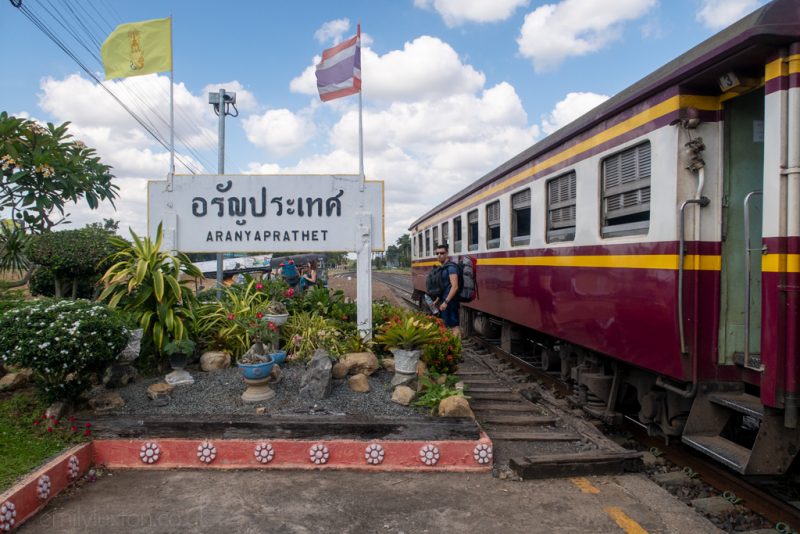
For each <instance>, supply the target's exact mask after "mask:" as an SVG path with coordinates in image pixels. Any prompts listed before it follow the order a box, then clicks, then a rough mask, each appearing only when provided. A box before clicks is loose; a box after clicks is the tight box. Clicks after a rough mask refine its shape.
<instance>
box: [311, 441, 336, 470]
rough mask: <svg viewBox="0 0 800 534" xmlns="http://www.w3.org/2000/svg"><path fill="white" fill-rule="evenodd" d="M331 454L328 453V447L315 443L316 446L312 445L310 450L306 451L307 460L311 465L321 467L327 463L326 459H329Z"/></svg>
mask: <svg viewBox="0 0 800 534" xmlns="http://www.w3.org/2000/svg"><path fill="white" fill-rule="evenodd" d="M330 456H331V454H330V451H328V447H326V446H325V445H323V444H322V443H317V444H316V445H312V446H311V448H310V449H308V459H309V461H310V462H311V463H312V464H316V465H322V464H326V463H328V459H329V458H330Z"/></svg>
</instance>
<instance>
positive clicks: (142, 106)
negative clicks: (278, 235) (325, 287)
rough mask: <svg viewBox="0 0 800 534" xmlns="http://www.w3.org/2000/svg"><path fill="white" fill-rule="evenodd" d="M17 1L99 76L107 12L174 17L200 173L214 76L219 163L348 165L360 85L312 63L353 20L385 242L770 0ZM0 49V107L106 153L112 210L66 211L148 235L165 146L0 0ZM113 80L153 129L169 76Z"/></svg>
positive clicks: (295, 167)
mask: <svg viewBox="0 0 800 534" xmlns="http://www.w3.org/2000/svg"><path fill="white" fill-rule="evenodd" d="M23 2H24V3H23V5H24V6H26V7H27V8H28V9H29V10H30V12H31V13H33V14H34V15H35V16H37V17H39V18H40V19H41V20H42V21H43V22H44V23H45V24H46V25H47V26H48V27H49V28H50V29H51V30H52V31H53V32H55V33H56V34H57V35H59V36H60V37H61V38H62V39H64V41H65V43H66V44H67V46H68V47H69V48H70V49H71V50H73V52H74V53H75V54H76V55H77V56H78V57H79V58H81V60H82V61H84V63H85V64H86V65H87V66H88V67H89V68H90V70H92V71H93V72H97V73H100V72H101V67H100V64H99V63H98V62H97V60H96V58H95V56H99V46H98V44H97V43H99V42H101V41H102V40H103V39H104V38H105V36H106V35H107V33H108V32H110V31H111V27H112V26H114V25H116V24H119V23H123V22H135V21H140V20H146V19H151V18H162V17H167V16H170V15H171V16H172V17H173V42H174V44H173V52H174V69H175V83H176V84H177V85H176V90H175V93H176V121H177V126H176V130H177V132H178V135H179V137H180V140H179V142H178V146H177V148H178V151H179V153H180V154H181V155H182V157H183V158H184V159H186V160H188V161H190V164H191V166H192V168H193V169H194V170H196V171H201V170H204V171H205V172H208V173H215V172H216V169H217V152H216V136H217V119H216V117H215V116H214V114H213V112H212V109H211V106H210V105H209V104H208V103H207V101H208V96H207V93H208V91H209V90H216V88H218V87H224V88H225V89H226V90H228V91H236V92H237V97H238V99H239V104H240V105H239V112H240V115H239V117H237V118H232V117H229V118H228V119H227V122H226V133H227V143H226V172H227V173H245V174H246V173H258V172H260V173H269V174H273V173H311V172H318V173H355V172H357V170H358V164H357V130H356V122H355V118H356V109H357V107H356V106H357V102H358V99H357V97H348V98H343V99H339V100H335V101H332V102H328V103H325V104H323V103H321V102H320V101H319V98H318V97H317V95H316V93H315V88H314V80H313V65H314V63H315V62H316V61H317V60H318V59H319V55H320V54H321V52H322V50H323V49H324V48H328V47H330V46H332V45H333V44H334V43H336V42H338V41H340V40H342V39H345V38H347V37H349V36H351V35H353V34H354V33H355V27H356V23H357V22H360V23H361V29H362V37H363V43H362V49H363V52H362V54H363V55H362V77H363V87H364V94H363V96H364V129H365V172H366V175H367V178H368V179H377V180H383V181H384V182H385V193H386V206H385V217H386V244H387V245H389V244H392V243H394V242H395V241H396V239H397V238H398V237H399V235H401V233H403V232H404V231H405V229H406V228H407V226H408V224H409V223H410V222H411V221H412V220H413V219H415V218H416V217H417V216H419V215H420V214H422V213H424V212H426V211H428V210H429V209H430V208H431V207H433V206H434V205H436V204H437V203H439V202H441V201H442V200H444V199H445V198H447V197H448V196H449V195H451V194H453V193H455V192H456V191H458V190H459V189H461V188H462V187H464V186H466V185H467V184H469V183H471V182H472V181H474V180H476V179H478V178H479V177H480V176H482V175H483V174H485V173H486V172H488V171H489V170H491V169H493V168H495V167H497V166H498V165H500V164H502V163H503V162H504V161H506V160H507V159H509V158H510V157H513V156H514V155H515V154H517V153H519V152H520V151H521V150H524V149H525V148H527V147H528V146H530V145H531V144H533V143H534V142H536V141H538V140H541V139H542V138H543V137H544V136H546V135H547V134H548V133H551V132H552V131H554V130H555V129H557V128H559V127H561V126H564V125H565V124H567V123H568V122H569V121H571V120H573V119H575V118H577V117H578V116H580V115H581V114H582V113H584V112H586V111H588V110H589V109H591V108H592V107H594V106H595V105H597V104H599V103H600V102H602V101H603V100H604V99H605V98H607V97H609V96H612V95H614V94H616V93H617V92H619V91H622V90H623V89H625V88H626V87H627V86H629V85H631V84H632V83H634V82H636V81H637V80H639V79H640V78H642V77H644V76H646V75H647V74H648V73H650V72H652V71H653V70H655V69H657V68H658V67H659V66H661V65H663V64H664V63H666V62H667V61H669V60H671V59H673V58H674V57H676V56H678V55H680V54H681V53H683V52H685V51H686V50H688V49H690V48H691V47H693V46H694V45H696V44H698V43H700V42H701V41H703V40H704V39H706V38H707V37H709V36H711V35H713V34H714V33H716V32H717V31H719V30H720V29H722V28H724V27H725V26H727V25H728V24H730V23H732V22H734V21H735V20H737V19H738V18H740V17H741V16H744V15H745V14H747V13H749V12H750V11H752V10H754V9H756V8H757V7H759V6H760V5H763V3H764V1H763V0H606V1H599V0H561V1H557V0H552V1H551V2H549V3H547V2H542V1H537V0H371V1H361V0H353V1H350V0H348V1H339V2H330V1H326V2H323V1H315V0H308V1H304V2H278V1H259V2H256V1H235V0H234V1H231V2H227V3H224V4H220V3H218V2H208V1H205V0H197V1H189V0H184V1H172V2H169V1H163V0H162V1H150V0H140V1H138V2H121V1H115V0H94V1H93V2H91V1H90V0H49V1H44V2H43V1H41V0H23ZM221 5H222V6H223V7H222V8H221V7H220V6H221ZM53 15H56V16H58V15H63V16H58V19H59V20H61V21H63V24H64V26H66V27H63V26H61V23H60V22H57V21H56V19H54V18H53ZM70 33H73V34H74V35H76V36H78V38H79V40H75V39H74V38H72V37H71V36H70ZM84 45H85V46H86V48H88V50H87V49H85V48H84ZM0 50H1V51H2V52H0V54H1V57H2V60H3V65H4V69H3V71H4V74H3V76H2V77H0V109H2V110H5V111H8V112H9V113H11V114H16V115H25V116H28V117H31V118H35V119H37V120H42V121H53V122H63V121H67V120H69V121H71V122H72V123H73V125H74V126H73V130H74V133H75V134H76V136H77V137H79V138H80V139H82V140H84V142H86V143H87V144H88V145H90V146H93V147H95V148H97V150H98V152H99V154H100V156H101V157H102V159H103V160H104V161H105V162H106V163H108V164H110V165H113V167H114V173H115V175H116V176H117V177H118V180H117V182H118V184H119V185H120V187H121V189H122V191H121V198H120V200H119V201H118V202H117V206H118V210H117V211H116V212H113V211H112V210H111V209H110V206H106V207H103V208H101V209H100V210H98V211H91V210H89V209H88V208H87V207H85V206H76V207H75V208H74V209H72V210H71V212H72V214H73V215H72V219H73V221H74V224H75V225H76V226H78V225H82V224H84V223H86V222H91V221H94V220H99V219H100V218H102V217H114V218H116V219H119V220H121V222H122V227H123V228H124V227H127V226H131V227H133V228H134V229H135V230H137V231H138V232H144V231H145V219H146V198H145V185H144V184H145V182H146V181H147V180H148V179H163V178H164V177H165V175H166V172H167V170H168V156H167V153H166V152H165V151H164V150H163V149H162V148H161V146H160V145H159V144H158V143H156V141H155V140H154V139H152V138H151V137H149V136H148V135H147V134H146V133H145V132H144V130H143V129H142V128H141V127H139V126H138V125H137V124H136V123H135V122H134V121H133V120H132V119H131V118H130V117H129V116H128V115H127V114H126V112H125V111H124V110H122V109H121V108H120V107H119V106H118V105H117V104H116V103H114V102H113V101H112V100H111V99H110V98H108V97H107V96H106V95H105V94H104V92H103V91H102V89H101V88H99V87H98V86H97V85H96V84H95V83H94V81H92V80H91V79H90V78H89V76H87V75H86V74H85V73H84V72H83V71H82V70H81V69H80V67H79V66H78V65H77V64H76V63H75V62H74V61H73V60H72V59H71V58H69V57H68V56H67V55H66V54H65V53H64V52H63V51H62V50H60V49H59V48H58V47H57V46H56V45H55V44H53V43H52V41H50V39H48V38H47V37H46V36H45V34H44V33H43V32H42V31H40V30H39V29H37V28H36V27H35V26H34V25H33V24H32V23H31V21H30V20H28V18H26V17H25V16H24V15H23V13H22V12H20V11H19V10H17V9H15V8H14V7H12V5H11V4H10V3H9V2H3V3H2V4H0ZM99 77H100V78H102V74H100V76H99ZM105 83H106V84H107V86H108V87H109V88H111V89H112V90H113V91H114V92H115V93H117V94H119V95H120V98H122V99H123V100H125V101H126V102H129V104H130V105H131V106H132V107H134V108H136V109H138V110H139V112H140V113H141V114H142V115H144V116H147V117H149V118H150V119H151V120H152V121H153V122H154V123H155V124H156V125H158V124H159V123H158V118H157V113H160V114H161V115H162V116H166V114H167V111H166V110H167V107H166V95H167V90H168V87H169V86H168V77H167V76H165V75H148V76H141V77H136V78H129V79H125V80H118V81H113V82H105ZM159 130H160V131H161V132H162V134H163V135H164V136H166V135H167V131H168V130H167V129H166V128H165V127H161V126H159ZM182 171H183V169H181V168H180V167H179V168H178V172H182Z"/></svg>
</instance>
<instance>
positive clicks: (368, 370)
mask: <svg viewBox="0 0 800 534" xmlns="http://www.w3.org/2000/svg"><path fill="white" fill-rule="evenodd" d="M341 363H343V364H344V365H346V366H347V373H348V374H351V375H355V374H359V373H361V374H362V375H365V376H369V375H371V374H372V373H374V372H375V371H377V370H378V368H379V367H380V364H379V362H378V358H377V357H376V356H375V355H374V354H372V353H371V352H351V353H350V354H346V355H345V357H344V358H343V359H342V360H341Z"/></svg>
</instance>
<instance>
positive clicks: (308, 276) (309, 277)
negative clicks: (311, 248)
mask: <svg viewBox="0 0 800 534" xmlns="http://www.w3.org/2000/svg"><path fill="white" fill-rule="evenodd" d="M316 283H317V260H314V261H312V262H311V263H309V264H307V265H306V268H305V269H304V270H303V276H301V277H300V291H305V290H306V288H307V287H311V286H314V285H315V284H316Z"/></svg>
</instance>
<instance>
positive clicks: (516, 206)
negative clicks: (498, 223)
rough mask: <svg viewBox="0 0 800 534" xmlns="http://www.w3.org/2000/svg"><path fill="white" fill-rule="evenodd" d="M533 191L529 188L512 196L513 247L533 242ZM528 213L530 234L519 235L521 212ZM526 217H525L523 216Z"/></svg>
mask: <svg viewBox="0 0 800 534" xmlns="http://www.w3.org/2000/svg"><path fill="white" fill-rule="evenodd" d="M532 194H533V193H532V191H531V188H530V187H527V188H525V189H523V190H521V191H517V192H516V193H514V194H512V195H511V246H513V247H516V246H521V245H529V244H530V242H531V230H532V228H531V226H532V223H533V210H532V202H531V197H532ZM525 211H527V212H528V215H527V220H528V233H527V234H520V233H519V226H520V225H519V221H520V212H525ZM523 217H524V216H523Z"/></svg>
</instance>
